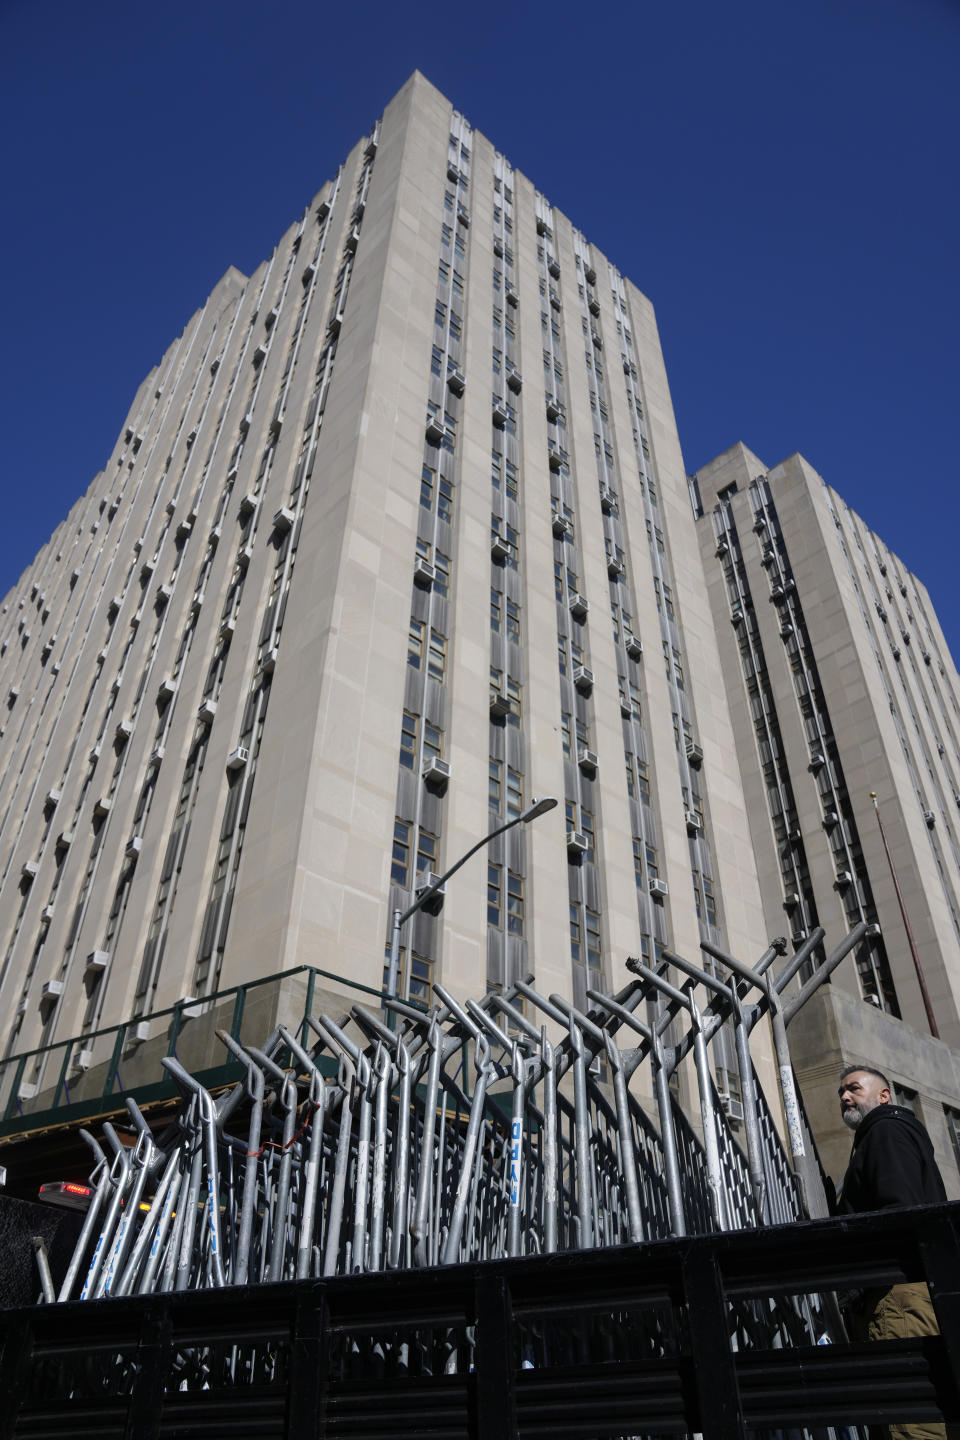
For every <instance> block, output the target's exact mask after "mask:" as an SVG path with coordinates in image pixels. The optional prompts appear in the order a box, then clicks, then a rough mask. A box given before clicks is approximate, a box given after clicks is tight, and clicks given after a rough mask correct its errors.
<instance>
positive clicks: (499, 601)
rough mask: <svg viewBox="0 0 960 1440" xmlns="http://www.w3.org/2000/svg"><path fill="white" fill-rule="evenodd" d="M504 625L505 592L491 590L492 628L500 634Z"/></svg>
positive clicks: (495, 632) (496, 633)
mask: <svg viewBox="0 0 960 1440" xmlns="http://www.w3.org/2000/svg"><path fill="white" fill-rule="evenodd" d="M502 626H503V592H502V591H500V590H491V591H490V629H491V630H492V631H493V632H494V634H495V635H499V634H500V631H501V629H502Z"/></svg>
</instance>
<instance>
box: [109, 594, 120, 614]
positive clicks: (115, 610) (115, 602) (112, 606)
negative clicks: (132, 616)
mask: <svg viewBox="0 0 960 1440" xmlns="http://www.w3.org/2000/svg"><path fill="white" fill-rule="evenodd" d="M120 605H121V596H119V595H114V597H113V599H112V600H111V601H110V603H109V605H108V606H107V619H108V620H113V619H114V618H115V617H116V616H117V615H119V613H120Z"/></svg>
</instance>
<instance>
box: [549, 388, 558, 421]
mask: <svg viewBox="0 0 960 1440" xmlns="http://www.w3.org/2000/svg"><path fill="white" fill-rule="evenodd" d="M560 410H561V405H560V401H559V400H558V399H557V398H556V396H555V395H548V396H547V419H548V420H549V421H550V422H551V423H552V422H553V421H554V420H556V419H557V418H558V417H559V415H560Z"/></svg>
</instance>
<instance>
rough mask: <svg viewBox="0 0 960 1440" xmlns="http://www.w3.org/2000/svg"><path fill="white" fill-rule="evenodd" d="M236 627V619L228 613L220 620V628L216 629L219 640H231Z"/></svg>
mask: <svg viewBox="0 0 960 1440" xmlns="http://www.w3.org/2000/svg"><path fill="white" fill-rule="evenodd" d="M236 628H237V622H236V620H234V618H233V616H232V615H228V616H227V618H226V620H222V621H221V622H220V629H219V631H218V635H219V638H220V639H221V640H232V639H233V634H234V631H235V630H236Z"/></svg>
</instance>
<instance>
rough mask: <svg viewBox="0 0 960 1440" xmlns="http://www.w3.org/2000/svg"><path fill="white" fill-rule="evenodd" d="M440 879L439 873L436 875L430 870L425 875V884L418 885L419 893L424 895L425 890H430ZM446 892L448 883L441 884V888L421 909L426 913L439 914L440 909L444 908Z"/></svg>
mask: <svg viewBox="0 0 960 1440" xmlns="http://www.w3.org/2000/svg"><path fill="white" fill-rule="evenodd" d="M439 879H440V876H439V875H435V874H434V873H433V871H432V870H428V871H427V873H426V874H425V875H424V877H423V884H422V885H418V886H417V892H416V893H417V895H422V894H423V892H424V891H425V890H429V889H430V886H431V885H435V884H436V882H437V881H438V880H439ZM446 893H447V887H446V885H441V886H440V889H439V890H438V891H437V892H436V894H435V895H431V896H430V899H429V900H428V901H427V903H426V904H425V905H423V906H421V909H422V910H423V911H424V913H425V914H426V915H439V914H440V911H441V910H442V909H443V901H444V897H445V895H446Z"/></svg>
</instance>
